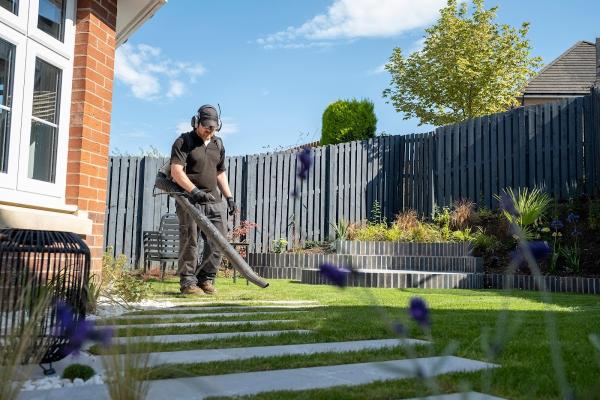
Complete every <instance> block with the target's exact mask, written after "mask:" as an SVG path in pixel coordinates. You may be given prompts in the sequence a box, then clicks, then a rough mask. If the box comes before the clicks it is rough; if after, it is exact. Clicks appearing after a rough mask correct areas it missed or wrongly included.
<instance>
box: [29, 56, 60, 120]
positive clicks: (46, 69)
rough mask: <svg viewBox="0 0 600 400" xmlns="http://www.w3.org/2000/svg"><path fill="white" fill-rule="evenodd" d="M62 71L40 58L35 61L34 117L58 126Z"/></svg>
mask: <svg viewBox="0 0 600 400" xmlns="http://www.w3.org/2000/svg"><path fill="white" fill-rule="evenodd" d="M60 80H61V70H60V69H58V68H56V67H55V66H53V65H50V64H48V63H47V62H45V61H42V60H40V59H39V58H38V59H36V60H35V77H34V83H33V111H32V115H33V116H34V117H37V118H40V119H43V120H45V121H48V122H50V123H52V124H58V108H59V107H58V105H59V103H60V102H59V100H60Z"/></svg>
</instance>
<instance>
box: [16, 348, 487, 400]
mask: <svg viewBox="0 0 600 400" xmlns="http://www.w3.org/2000/svg"><path fill="white" fill-rule="evenodd" d="M495 367H497V365H495V364H490V363H485V362H481V361H476V360H469V359H466V358H460V357H453V356H448V357H430V358H417V359H409V360H393V361H381V362H371V363H356V364H344V365H332V366H325V367H312V368H295V369H284V370H275V371H260V372H248V373H238V374H226V375H216V376H203V377H195V378H179V379H164V380H157V381H151V382H150V391H149V393H148V396H147V397H146V398H147V399H148V400H154V399H156V400H162V399H170V400H177V399H202V398H205V397H209V396H244V395H252V394H257V393H262V392H272V391H279V390H293V391H298V390H309V389H318V388H329V387H334V386H340V385H346V386H353V385H364V384H367V383H372V382H375V381H385V380H392V379H406V378H414V377H416V376H417V375H418V374H419V373H420V374H422V375H424V376H428V377H429V376H436V375H441V374H447V373H451V372H470V371H478V370H481V369H485V368H495ZM65 398H69V399H70V398H85V399H86V400H108V399H109V397H108V391H107V389H106V386H105V385H93V386H80V387H72V388H63V389H51V390H45V391H37V392H22V394H21V396H20V399H21V400H29V399H41V400H64V399H65Z"/></svg>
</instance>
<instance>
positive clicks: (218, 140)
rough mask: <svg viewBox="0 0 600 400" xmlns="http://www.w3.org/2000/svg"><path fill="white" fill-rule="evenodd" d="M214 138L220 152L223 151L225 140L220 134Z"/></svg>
mask: <svg viewBox="0 0 600 400" xmlns="http://www.w3.org/2000/svg"><path fill="white" fill-rule="evenodd" d="M213 140H214V141H215V143H216V145H217V148H218V149H219V152H221V153H222V152H223V140H222V139H221V138H220V137H218V136H213Z"/></svg>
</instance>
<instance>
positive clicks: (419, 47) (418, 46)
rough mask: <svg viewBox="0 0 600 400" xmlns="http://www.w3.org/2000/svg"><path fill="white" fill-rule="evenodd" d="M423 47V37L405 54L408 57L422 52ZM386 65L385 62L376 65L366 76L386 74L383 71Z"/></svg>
mask: <svg viewBox="0 0 600 400" xmlns="http://www.w3.org/2000/svg"><path fill="white" fill-rule="evenodd" d="M424 46H425V38H424V37H423V38H421V39H419V40H417V41H415V42H414V43H413V44H412V45H411V47H410V48H409V49H408V52H407V54H409V55H410V54H412V53H414V52H415V51H421V50H423V47H424ZM386 64H387V62H385V63H383V64H381V65H378V66H377V67H375V68H373V69H372V70H370V71H367V75H379V74H383V73H384V72H386V70H385V66H386Z"/></svg>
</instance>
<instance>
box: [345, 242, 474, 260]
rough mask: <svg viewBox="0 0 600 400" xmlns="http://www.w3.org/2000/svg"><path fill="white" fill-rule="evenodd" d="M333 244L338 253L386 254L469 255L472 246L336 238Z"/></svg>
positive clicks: (451, 243) (450, 243) (467, 244)
mask: <svg viewBox="0 0 600 400" xmlns="http://www.w3.org/2000/svg"><path fill="white" fill-rule="evenodd" d="M334 245H335V249H336V253H338V254H378V255H388V256H442V257H443V256H451V257H465V256H470V255H471V250H472V246H471V244H470V243H468V242H459V243H456V242H443V243H412V242H375V241H372V242H367V241H358V240H338V241H336V242H335V244H334Z"/></svg>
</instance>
